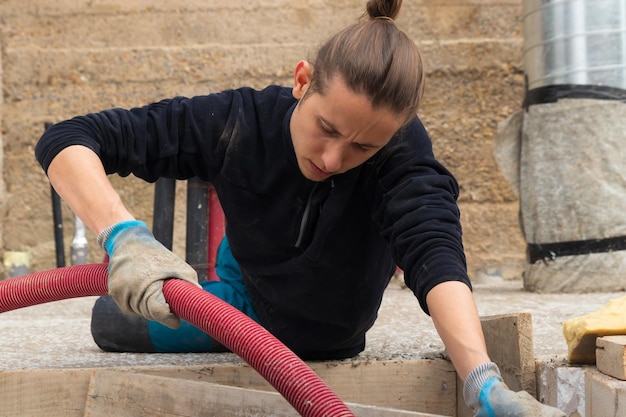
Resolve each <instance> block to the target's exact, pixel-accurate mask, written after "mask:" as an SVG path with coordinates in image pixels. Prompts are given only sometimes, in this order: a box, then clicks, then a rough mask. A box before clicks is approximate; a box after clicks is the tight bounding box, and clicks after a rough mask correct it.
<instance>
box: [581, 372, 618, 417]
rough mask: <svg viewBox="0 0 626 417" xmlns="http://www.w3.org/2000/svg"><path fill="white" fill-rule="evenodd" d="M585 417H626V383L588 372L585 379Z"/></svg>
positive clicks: (598, 373) (599, 373)
mask: <svg viewBox="0 0 626 417" xmlns="http://www.w3.org/2000/svg"><path fill="white" fill-rule="evenodd" d="M585 385H586V396H587V404H586V408H585V417H624V416H626V381H620V380H618V379H615V378H612V377H610V376H607V375H604V374H603V373H601V372H599V371H598V370H588V371H587V373H586V377H585Z"/></svg>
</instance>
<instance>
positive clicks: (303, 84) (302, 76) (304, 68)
mask: <svg viewBox="0 0 626 417" xmlns="http://www.w3.org/2000/svg"><path fill="white" fill-rule="evenodd" d="M312 77H313V70H312V69H311V64H309V63H308V62H307V61H300V62H298V65H296V70H295V72H294V75H293V91H292V94H293V96H294V97H295V98H296V99H298V100H300V99H301V98H302V97H304V94H305V93H306V90H307V89H308V88H309V85H310V84H311V78H312Z"/></svg>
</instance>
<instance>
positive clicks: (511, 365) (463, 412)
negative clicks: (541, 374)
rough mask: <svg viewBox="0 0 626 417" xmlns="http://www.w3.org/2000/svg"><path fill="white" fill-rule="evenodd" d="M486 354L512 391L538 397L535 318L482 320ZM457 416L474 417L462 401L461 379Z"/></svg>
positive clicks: (525, 315) (517, 316)
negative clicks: (533, 323) (533, 320)
mask: <svg viewBox="0 0 626 417" xmlns="http://www.w3.org/2000/svg"><path fill="white" fill-rule="evenodd" d="M480 322H481V325H482V328H483V334H484V335H485V342H486V343H487V352H488V353H489V357H490V358H491V360H492V361H494V362H495V363H496V364H497V365H498V367H499V368H500V372H501V373H502V379H503V380H504V382H505V383H506V384H507V386H508V387H509V388H510V389H511V390H513V391H521V390H524V391H527V392H528V393H529V394H531V395H532V396H534V397H536V395H537V383H536V378H535V350H534V347H533V330H532V316H531V314H530V313H511V314H501V315H495V316H485V317H481V319H480ZM457 384H458V390H457V404H458V409H457V415H458V417H471V416H472V413H471V411H470V410H469V408H468V407H467V406H466V405H465V401H464V399H463V383H462V382H461V381H460V380H458V381H457Z"/></svg>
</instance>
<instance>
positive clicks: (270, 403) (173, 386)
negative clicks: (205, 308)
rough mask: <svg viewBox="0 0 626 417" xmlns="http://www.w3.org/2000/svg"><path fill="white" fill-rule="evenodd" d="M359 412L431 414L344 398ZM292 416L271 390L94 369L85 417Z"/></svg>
mask: <svg viewBox="0 0 626 417" xmlns="http://www.w3.org/2000/svg"><path fill="white" fill-rule="evenodd" d="M346 405H348V407H349V408H350V409H351V411H353V412H354V413H355V415H358V416H359V417H436V416H435V415H433V414H424V413H417V412H412V411H405V410H397V409H390V408H385V407H376V406H364V405H360V404H354V403H347V404H346ZM268 412H271V415H272V416H273V417H296V416H298V415H299V414H298V412H297V411H296V410H295V409H294V408H293V407H292V406H291V405H290V404H289V403H288V402H287V401H286V400H285V399H284V398H283V397H282V396H281V395H280V394H278V393H277V392H271V391H259V390H253V389H245V388H239V387H231V386H227V385H218V384H212V383H207V382H202V381H191V380H187V379H180V378H171V377H163V376H155V375H147V374H140V373H132V372H119V371H106V370H103V371H97V372H96V373H95V374H94V376H93V377H92V379H91V382H90V384H89V393H88V397H87V406H86V409H85V417H108V416H116V417H143V416H146V417H147V416H150V417H154V416H163V417H185V416H190V417H191V416H194V417H196V416H203V417H230V416H233V417H234V416H238V417H244V416H250V417H252V416H258V415H267V414H268Z"/></svg>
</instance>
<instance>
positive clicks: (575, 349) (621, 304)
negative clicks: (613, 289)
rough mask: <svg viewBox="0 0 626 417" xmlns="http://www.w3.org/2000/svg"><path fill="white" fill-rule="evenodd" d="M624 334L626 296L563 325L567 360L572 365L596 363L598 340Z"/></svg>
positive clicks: (625, 329) (625, 331)
mask: <svg viewBox="0 0 626 417" xmlns="http://www.w3.org/2000/svg"><path fill="white" fill-rule="evenodd" d="M622 334H626V296H624V297H620V298H616V299H613V300H610V301H609V302H608V303H607V304H606V305H605V306H603V307H602V308H600V309H599V310H597V311H593V312H591V313H589V314H587V315H585V316H581V317H576V318H573V319H570V320H567V321H566V322H565V323H563V335H564V336H565V340H566V341H567V350H568V358H567V359H568V360H569V361H570V362H572V363H595V361H596V338H598V337H602V336H612V335H622Z"/></svg>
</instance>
